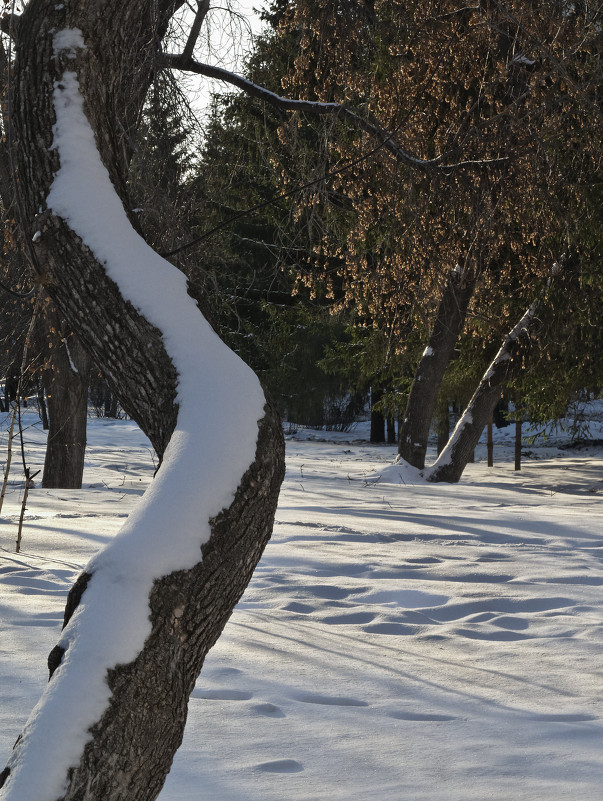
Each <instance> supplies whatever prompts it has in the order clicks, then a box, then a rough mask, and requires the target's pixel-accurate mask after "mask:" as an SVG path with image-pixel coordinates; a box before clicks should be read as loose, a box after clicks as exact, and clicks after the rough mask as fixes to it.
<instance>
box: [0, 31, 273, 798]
mask: <svg viewBox="0 0 603 801" xmlns="http://www.w3.org/2000/svg"><path fill="white" fill-rule="evenodd" d="M81 45H82V38H81V34H80V33H79V32H78V31H61V32H60V33H57V34H56V36H55V50H56V51H59V50H61V49H65V50H66V52H67V53H68V55H69V56H73V55H74V51H75V48H78V47H81ZM54 104H55V110H56V116H57V122H56V125H55V130H54V133H55V138H54V145H53V146H54V147H55V148H57V149H58V153H59V157H60V169H59V171H58V173H57V174H56V176H55V180H54V183H53V185H52V187H51V191H50V194H49V196H48V199H47V204H48V207H49V208H50V209H51V210H52V211H53V212H54V213H55V214H56V215H58V216H60V217H63V218H64V219H65V220H66V221H67V222H68V223H69V225H70V226H71V228H72V229H73V230H74V231H75V232H76V233H77V234H78V235H79V236H80V237H81V239H82V240H83V241H84V243H85V244H86V245H87V246H88V247H89V248H90V249H91V250H92V252H93V253H94V254H95V256H96V257H97V259H98V260H99V261H100V262H101V263H103V264H104V265H105V267H106V270H107V272H108V274H109V276H110V277H111V278H112V279H113V280H114V281H115V282H116V283H117V285H118V286H119V288H120V290H121V292H122V294H123V296H124V297H125V298H126V299H128V300H130V301H131V302H132V303H133V305H134V306H135V307H136V308H137V309H138V310H140V311H141V313H142V314H143V315H144V316H145V317H146V318H147V319H148V320H149V321H150V322H151V323H152V324H153V325H155V326H156V327H157V328H158V329H159V330H160V331H161V332H162V333H163V335H164V342H165V347H166V350H167V352H168V354H169V355H170V356H171V358H172V360H173V362H174V364H175V366H176V369H177V371H178V376H179V385H178V396H177V399H178V403H179V414H178V425H177V429H176V431H175V433H174V435H173V436H172V439H171V440H170V443H169V445H168V448H167V450H166V453H165V455H164V460H163V464H162V466H161V469H160V471H159V473H158V475H157V478H156V479H155V481H153V483H152V484H151V485H150V487H149V489H148V491H147V492H146V494H145V497H144V500H143V501H142V502H141V503H140V504H139V505H138V506H137V507H136V508H135V509H134V511H133V512H132V514H131V515H130V517H129V518H128V520H127V522H126V523H125V524H124V526H123V527H122V528H121V530H120V532H119V535H118V536H116V537H115V538H114V539H112V541H111V542H110V545H109V547H108V548H106V549H105V550H104V551H102V553H101V554H100V555H98V556H96V557H94V558H93V560H92V562H91V563H90V564H89V565H88V566H87V568H86V569H87V570H88V571H89V572H92V573H93V574H94V577H93V580H92V581H91V582H90V584H89V586H88V588H87V590H86V593H85V595H84V597H83V601H82V603H81V604H80V605H79V607H78V609H77V611H76V613H75V614H74V616H73V619H72V621H71V622H70V624H69V626H68V627H67V628H66V629H65V632H64V633H63V635H62V637H61V640H60V643H61V645H62V646H63V647H65V648H66V649H67V651H66V654H65V656H64V658H63V662H62V664H61V665H60V667H59V668H58V669H57V671H56V673H55V675H54V677H53V680H52V682H51V683H50V684H49V685H48V687H47V689H46V691H45V693H44V695H43V697H42V699H41V701H40V703H39V704H38V706H37V707H36V709H35V710H34V712H33V713H32V717H31V720H30V721H29V723H28V725H27V727H26V729H25V733H24V736H23V739H22V741H21V743H20V746H19V749H18V751H17V752H16V758H15V759H14V760H13V761H12V762H11V763H10V766H11V776H10V779H9V780H8V781H7V783H6V785H5V787H4V789H3V790H0V798H2V799H3V801H4V799H6V801H9V799H10V800H11V801H25V800H27V801H55V799H56V798H57V797H59V796H60V795H61V794H62V792H63V787H64V781H65V776H66V773H67V769H68V768H69V767H70V766H72V765H77V764H78V762H79V757H80V754H81V751H82V747H83V744H84V742H85V741H86V739H87V737H88V734H87V732H88V729H89V727H90V726H91V725H92V724H93V723H95V722H96V721H97V720H98V719H99V718H100V716H101V715H102V712H103V711H104V709H105V708H106V707H107V703H108V698H109V690H108V686H107V684H106V681H105V676H106V674H107V669H108V668H110V667H113V666H114V665H116V664H120V663H127V662H130V661H131V660H133V659H134V658H135V656H136V655H137V654H138V653H139V651H140V650H141V648H142V646H143V644H144V640H145V639H146V637H147V635H148V634H149V633H150V623H149V620H148V615H149V609H148V597H149V593H150V590H151V587H152V585H153V581H154V580H155V579H156V578H159V577H161V576H164V575H167V574H169V573H171V572H172V571H174V570H181V569H185V568H189V567H192V566H193V565H195V564H196V563H197V562H199V561H200V558H201V551H200V546H201V544H202V543H203V542H205V541H206V540H207V539H208V537H209V534H210V528H209V520H210V519H211V518H213V517H215V516H216V515H217V514H218V513H219V512H220V511H221V510H222V509H223V508H225V507H227V506H229V505H230V503H231V501H232V499H233V497H234V493H235V491H236V488H237V486H238V484H239V483H240V480H241V478H242V476H243V473H244V472H245V470H246V469H247V468H248V467H249V465H250V464H251V463H252V462H253V460H254V456H255V448H256V442H257V431H258V427H257V421H258V420H259V419H260V418H261V417H262V415H263V405H264V396H263V392H262V389H261V387H260V384H259V382H258V380H257V378H256V377H255V375H254V374H253V373H252V372H251V370H249V368H248V367H247V366H246V365H245V364H244V363H243V362H242V361H241V360H240V359H239V358H238V357H237V356H235V354H233V353H232V351H230V350H229V349H228V348H227V347H226V346H225V345H224V344H223V343H222V342H221V341H220V340H219V338H218V337H217V336H216V334H215V333H214V332H213V330H212V329H211V327H210V326H209V324H208V323H207V322H206V321H205V320H204V319H203V318H202V317H201V315H200V313H199V311H198V309H197V306H196V304H195V302H194V301H193V300H192V299H191V298H190V297H189V296H188V294H187V291H186V279H185V277H184V275H183V274H182V273H181V272H179V271H178V270H177V269H176V268H175V267H173V266H172V265H170V264H169V263H168V262H166V261H165V260H164V259H162V258H161V257H160V256H158V255H157V254H156V253H155V252H154V251H153V250H152V249H151V248H149V247H148V246H147V245H146V243H145V242H144V240H143V239H142V238H141V237H140V236H139V235H138V234H137V233H136V232H135V231H134V230H133V228H132V227H131V225H130V223H129V221H128V219H127V217H126V215H125V213H124V210H123V206H122V204H121V201H120V199H119V197H118V196H117V194H116V192H115V190H114V188H113V186H112V184H111V181H110V179H109V176H108V173H107V171H106V169H105V168H104V166H103V164H102V162H101V160H100V157H99V155H98V152H97V149H96V145H95V141H94V135H93V132H92V129H91V128H90V126H89V124H88V121H87V119H86V117H85V114H84V110H83V102H82V98H81V96H80V94H79V87H78V81H77V76H76V74H75V72H72V71H66V72H65V73H64V75H63V77H62V80H61V81H58V82H57V83H56V85H55V91H54ZM108 336H109V337H110V336H111V332H108ZM58 732H60V737H59V736H57V733H58ZM23 766H25V767H23ZM22 768H23V769H22Z"/></svg>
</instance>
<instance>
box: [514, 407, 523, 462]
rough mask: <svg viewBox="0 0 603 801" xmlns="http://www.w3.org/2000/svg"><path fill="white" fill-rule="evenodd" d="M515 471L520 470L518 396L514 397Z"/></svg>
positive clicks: (519, 412) (519, 413)
mask: <svg viewBox="0 0 603 801" xmlns="http://www.w3.org/2000/svg"><path fill="white" fill-rule="evenodd" d="M514 468H515V470H521V411H520V408H519V396H518V395H516V396H515V465H514Z"/></svg>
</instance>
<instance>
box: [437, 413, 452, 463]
mask: <svg viewBox="0 0 603 801" xmlns="http://www.w3.org/2000/svg"><path fill="white" fill-rule="evenodd" d="M436 423H437V432H436V433H437V436H438V454H440V453H442V451H443V450H444V448H445V447H446V443H447V442H448V440H449V438H450V411H449V409H448V401H447V400H446V401H444V402H443V403H441V404H440V407H439V409H438V411H437V414H436Z"/></svg>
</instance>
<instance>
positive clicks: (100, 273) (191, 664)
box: [0, 0, 284, 801]
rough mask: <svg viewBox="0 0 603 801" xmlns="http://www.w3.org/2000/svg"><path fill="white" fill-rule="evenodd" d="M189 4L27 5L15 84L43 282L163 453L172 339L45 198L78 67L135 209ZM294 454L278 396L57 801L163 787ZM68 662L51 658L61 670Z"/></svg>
mask: <svg viewBox="0 0 603 801" xmlns="http://www.w3.org/2000/svg"><path fill="white" fill-rule="evenodd" d="M181 4H182V0H158V2H157V0H129V1H128V2H127V3H124V2H123V0H73V2H70V3H69V4H65V5H63V4H57V3H56V0H50V1H49V0H30V2H29V4H28V5H27V7H26V10H25V12H24V14H23V16H22V18H21V20H20V23H19V25H18V26H16V28H17V29H18V37H17V41H16V45H15V47H16V54H17V58H16V64H15V71H14V78H13V86H14V99H13V122H14V127H15V135H16V144H17V148H16V152H17V153H18V176H19V187H20V193H21V203H22V206H23V209H24V212H25V219H26V226H28V230H26V231H25V235H26V236H29V237H32V236H33V235H34V233H36V232H37V231H40V233H41V235H40V236H39V237H36V240H37V241H36V244H35V249H36V261H37V269H38V271H39V274H40V275H39V278H40V280H41V281H42V282H43V284H44V286H45V288H46V290H47V292H48V293H49V294H50V296H51V297H52V299H53V301H54V302H55V304H56V306H57V308H58V310H59V312H60V314H61V315H62V316H63V317H64V318H65V319H66V320H67V321H68V322H69V324H70V326H71V327H72V328H73V330H74V331H75V332H76V334H77V335H78V337H79V339H80V340H81V342H82V343H83V344H84V346H85V347H86V349H87V350H88V351H89V352H90V354H91V355H92V357H93V359H94V361H95V362H96V364H97V365H98V366H99V368H100V369H101V370H102V372H103V375H104V376H105V377H106V378H107V381H108V382H110V384H111V386H112V388H113V389H114V391H115V392H116V393H117V394H118V395H119V397H120V400H121V402H122V404H123V406H124V408H125V409H126V410H127V411H128V413H129V414H131V416H132V417H133V418H134V419H135V420H136V421H137V422H138V423H139V425H140V426H141V428H142V429H143V431H145V433H146V434H147V435H148V436H149V438H150V440H151V442H152V443H153V445H154V447H155V449H156V450H157V452H158V453H159V454H160V455H161V454H162V453H163V451H164V450H165V447H166V444H167V442H168V441H169V438H170V435H171V433H172V431H173V429H174V426H175V423H176V419H177V414H178V409H177V406H176V404H175V401H174V399H175V394H176V380H177V375H176V371H175V369H174V366H173V364H172V362H171V360H170V359H169V357H168V355H167V353H166V351H165V349H164V346H163V342H162V339H161V334H160V332H159V331H158V330H157V329H156V328H154V327H153V326H152V325H150V324H149V322H148V321H147V320H146V319H145V318H144V317H142V316H141V314H139V313H138V312H137V311H136V309H134V307H133V306H132V305H131V304H130V303H128V302H126V301H124V299H123V298H122V297H121V295H120V293H119V291H118V289H117V286H116V285H115V284H114V283H113V282H112V281H111V280H110V279H109V278H108V277H107V275H106V273H105V271H104V269H103V266H102V265H101V264H99V263H98V262H97V261H96V259H95V258H94V256H93V255H92V254H91V252H90V251H89V250H88V249H87V248H86V247H85V246H84V245H83V244H82V242H81V241H80V240H79V238H78V237H77V236H76V235H75V234H74V233H73V232H72V231H71V230H70V228H69V226H68V225H67V224H66V223H65V222H64V221H63V220H62V219H59V218H58V217H56V216H53V215H51V214H49V213H48V212H47V211H46V210H45V198H46V197H47V194H48V190H49V187H50V185H51V183H52V180H53V175H54V172H55V170H56V169H57V167H58V163H57V154H56V151H53V150H50V149H49V148H50V147H51V145H52V140H53V134H52V125H53V123H54V112H53V106H52V91H53V84H54V82H55V81H58V80H60V78H61V76H62V74H63V72H64V70H65V69H70V70H73V71H75V72H77V74H78V80H79V83H80V91H81V93H82V95H83V97H84V102H85V110H86V114H87V116H88V119H89V121H90V123H91V125H92V128H93V130H94V131H95V135H96V140H97V146H98V149H99V152H100V154H101V158H102V160H103V162H104V164H105V166H106V167H107V169H108V171H109V174H110V176H111V179H112V181H113V183H114V185H115V187H116V189H117V191H118V193H119V194H120V196H121V198H122V200H123V201H124V202H125V208H126V209H127V208H129V205H128V203H127V196H126V190H125V186H126V178H127V170H128V165H129V161H130V155H131V149H132V141H133V134H134V132H135V129H136V125H137V122H138V119H139V115H140V111H141V108H142V104H143V102H144V97H145V94H146V92H147V89H148V86H149V84H150V81H151V80H152V75H153V69H154V63H155V57H156V53H157V48H158V43H159V42H160V40H161V38H162V36H163V35H164V33H165V30H166V26H167V22H168V20H169V16H170V14H172V13H173V12H174V11H175V10H176V9H177V8H178V7H179V6H180V5H181ZM65 28H79V29H80V30H81V31H82V33H83V37H84V41H85V43H86V49H85V50H82V51H78V53H77V57H76V58H74V59H67V58H66V57H64V56H63V57H57V56H55V54H54V53H53V46H52V39H53V33H54V32H55V31H58V30H62V29H65ZM283 452H284V445H283V438H282V431H281V426H280V421H279V419H278V415H277V413H276V411H275V409H274V407H273V405H272V403H271V402H270V401H267V403H266V406H265V416H264V417H263V418H262V420H261V421H260V424H259V434H258V441H257V449H256V455H255V460H254V462H253V464H251V465H250V466H249V468H248V470H247V472H246V473H245V475H244V476H243V477H242V479H241V482H240V484H239V487H238V490H237V492H236V494H235V498H234V501H233V503H232V505H231V506H230V507H229V508H228V509H225V510H223V511H222V512H221V513H220V514H219V515H218V516H217V517H216V518H214V519H213V520H212V521H211V537H210V539H209V541H208V542H207V543H206V544H205V545H203V546H202V548H201V549H200V557H201V556H202V558H200V561H199V563H198V564H197V565H196V566H195V567H193V568H192V569H191V570H186V571H179V572H177V573H172V574H170V575H168V576H165V577H163V578H161V579H159V580H157V581H156V582H155V584H154V586H153V590H152V592H151V595H150V599H149V608H150V618H151V623H152V632H151V634H150V636H149V637H148V639H147V641H146V643H145V645H144V648H143V650H142V651H141V653H140V654H139V655H138V657H137V658H136V659H135V660H134V661H133V662H132V663H130V664H127V665H119V666H116V667H115V668H114V669H112V670H111V671H110V673H109V675H108V677H107V681H108V684H109V686H110V688H111V691H112V696H111V700H110V703H109V706H108V707H107V709H106V710H105V711H104V713H103V715H102V717H101V719H100V720H99V721H98V722H97V723H96V724H95V725H94V726H93V727H92V729H91V731H92V734H93V738H92V740H91V741H89V742H88V744H87V745H86V746H85V747H84V748H83V753H82V756H81V760H80V763H79V764H78V765H77V766H74V767H73V768H72V769H71V770H70V771H69V775H68V777H67V779H68V789H67V791H66V793H65V794H64V796H63V797H62V799H60V801H76V799H77V801H92V799H94V800H95V801H98V800H99V799H103V801H118V799H119V801H126V799H127V801H151V799H154V798H156V796H157V795H158V793H159V792H160V790H161V787H162V786H163V783H164V781H165V777H166V775H167V773H168V771H169V769H170V766H171V763H172V759H173V755H174V753H175V751H176V749H177V748H178V746H179V745H180V742H181V740H182V734H183V730H184V724H185V720H186V710H187V703H188V697H189V695H190V692H191V691H192V689H193V686H194V684H195V681H196V679H197V676H198V674H199V671H200V670H201V667H202V665H203V661H204V658H205V655H206V654H207V652H208V650H209V649H210V648H211V647H212V645H213V644H214V643H215V641H216V640H217V638H218V637H219V635H220V633H221V631H222V629H223V627H224V625H225V624H226V621H227V620H228V618H229V616H230V614H231V612H232V609H233V608H234V606H235V604H236V603H237V601H238V600H239V598H240V596H241V595H242V593H243V591H244V589H245V587H246V586H247V583H248V581H249V579H250V578H251V575H252V572H253V569H254V568H255V565H256V564H257V561H258V560H259V558H260V556H261V554H262V551H263V549H264V547H265V544H266V542H267V540H268V539H269V537H270V533H271V530H272V524H273V519H274V512H275V509H276V502H277V498H278V490H279V487H280V484H281V481H282V478H283V474H284V458H283ZM176 522H177V521H175V523H176ZM93 581H94V575H91V576H87V575H86V576H84V577H82V580H80V581H78V583H77V584H76V586H75V587H74V589H73V590H72V593H70V597H69V599H68V604H67V612H66V619H68V617H69V615H70V614H71V613H72V612H73V609H74V608H75V607H76V606H77V603H78V602H79V598H80V597H81V595H82V593H85V591H86V586H87V585H88V584H89V583H90V582H93ZM61 656H62V654H61V653H60V652H57V651H56V650H55V651H53V654H52V656H51V669H54V668H55V667H56V665H57V664H58V663H60V659H61ZM51 681H52V678H51ZM57 737H60V731H59V732H57ZM18 747H19V745H18V743H17V745H16V748H18ZM31 769H32V770H35V766H33V765H32V767H31ZM10 781H11V777H10V772H9V771H7V770H5V771H4V772H3V773H2V774H0V786H2V785H3V784H6V785H7V786H8V785H9V783H10ZM27 801H36V800H35V799H33V798H30V799H27Z"/></svg>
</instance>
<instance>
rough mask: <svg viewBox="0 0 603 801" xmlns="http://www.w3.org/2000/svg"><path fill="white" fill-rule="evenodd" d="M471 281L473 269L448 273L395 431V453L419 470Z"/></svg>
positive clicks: (463, 316)
mask: <svg viewBox="0 0 603 801" xmlns="http://www.w3.org/2000/svg"><path fill="white" fill-rule="evenodd" d="M475 282H476V275H475V273H474V272H473V271H465V273H462V272H461V271H460V270H457V269H454V270H451V271H450V272H449V274H448V277H447V279H446V283H445V285H444V291H443V294H442V299H441V301H440V306H439V308H438V311H437V314H436V318H435V322H434V325H433V331H432V333H431V336H430V338H429V344H428V345H427V347H426V348H425V350H424V352H423V355H422V356H421V360H420V362H419V365H418V367H417V370H416V373H415V377H414V380H413V382H412V386H411V388H410V395H409V398H408V403H407V405H406V411H405V413H404V417H403V421H402V425H401V426H400V428H399V430H398V454H399V456H400V457H401V458H402V459H404V460H405V461H407V462H408V463H409V464H411V465H413V466H414V467H418V468H419V469H420V470H422V469H423V467H424V466H425V453H426V451H427V439H428V437H429V428H430V426H431V421H432V418H433V415H434V411H435V407H436V402H437V397H438V392H439V391H440V385H441V383H442V378H443V377H444V373H445V372H446V368H447V367H448V364H449V363H450V359H451V358H452V354H453V352H454V346H455V344H456V341H457V339H458V337H459V335H460V334H461V332H462V330H463V326H464V324H465V317H466V314H467V308H468V306H469V301H470V300H471V297H472V295H473V291H474V289H475Z"/></svg>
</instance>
